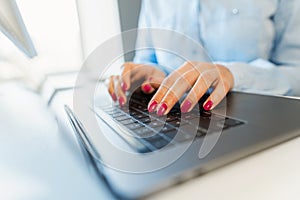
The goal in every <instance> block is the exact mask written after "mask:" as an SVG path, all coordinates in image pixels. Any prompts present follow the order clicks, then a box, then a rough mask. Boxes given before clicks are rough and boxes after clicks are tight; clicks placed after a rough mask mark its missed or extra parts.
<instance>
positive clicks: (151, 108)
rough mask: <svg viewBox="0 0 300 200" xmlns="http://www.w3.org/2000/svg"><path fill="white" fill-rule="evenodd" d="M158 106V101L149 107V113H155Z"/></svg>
mask: <svg viewBox="0 0 300 200" xmlns="http://www.w3.org/2000/svg"><path fill="white" fill-rule="evenodd" d="M156 106H157V101H152V102H151V103H150V105H149V107H148V111H149V112H151V113H152V112H154V110H155V109H156Z"/></svg>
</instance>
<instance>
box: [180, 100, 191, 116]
mask: <svg viewBox="0 0 300 200" xmlns="http://www.w3.org/2000/svg"><path fill="white" fill-rule="evenodd" d="M191 106H192V103H191V102H190V101H189V100H186V101H185V102H184V103H183V104H182V106H181V112H183V113H187V112H188V111H189V110H190V108H191Z"/></svg>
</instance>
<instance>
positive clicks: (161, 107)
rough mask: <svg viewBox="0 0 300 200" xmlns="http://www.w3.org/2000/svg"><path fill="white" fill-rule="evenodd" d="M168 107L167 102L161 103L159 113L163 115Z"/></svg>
mask: <svg viewBox="0 0 300 200" xmlns="http://www.w3.org/2000/svg"><path fill="white" fill-rule="evenodd" d="M167 109H168V106H167V104H166V103H163V104H161V105H160V106H159V108H158V110H157V115H158V116H163V115H164V113H165V112H166V110H167Z"/></svg>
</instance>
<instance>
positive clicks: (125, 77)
mask: <svg viewBox="0 0 300 200" xmlns="http://www.w3.org/2000/svg"><path fill="white" fill-rule="evenodd" d="M122 67H123V71H122V75H121V77H122V81H121V87H122V90H123V91H126V90H128V89H129V88H130V76H131V71H132V70H133V68H134V67H135V65H134V64H133V63H124V65H123V66H122Z"/></svg>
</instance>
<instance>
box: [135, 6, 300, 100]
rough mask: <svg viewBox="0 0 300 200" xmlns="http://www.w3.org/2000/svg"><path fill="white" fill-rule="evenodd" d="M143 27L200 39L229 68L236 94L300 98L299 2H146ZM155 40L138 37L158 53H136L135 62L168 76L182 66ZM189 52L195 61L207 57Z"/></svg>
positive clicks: (141, 22) (209, 54)
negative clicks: (154, 41) (247, 93)
mask: <svg viewBox="0 0 300 200" xmlns="http://www.w3.org/2000/svg"><path fill="white" fill-rule="evenodd" d="M139 28H161V29H168V30H174V31H176V32H179V33H182V34H184V35H187V36H188V37H190V38H192V39H193V40H195V41H197V42H198V43H199V44H201V45H202V46H203V47H204V49H205V53H206V54H207V55H208V56H209V57H210V58H211V61H212V62H215V63H222V64H223V65H225V66H226V67H228V68H229V69H230V71H231V72H232V74H233V75H234V79H235V86H234V90H239V91H245V92H255V93H267V94H279V95H282V94H294V95H300V1H299V0H188V1H187V0H143V4H142V9H141V14H140V20H139ZM152 37H153V35H151V34H149V35H147V37H145V36H139V37H138V40H137V47H138V46H139V44H141V43H148V45H149V46H153V49H150V50H147V51H146V50H145V51H137V52H136V56H135V59H134V61H135V62H137V63H153V64H156V65H157V66H160V67H161V66H168V67H161V68H162V69H163V70H164V71H166V72H167V73H170V72H171V71H172V70H174V69H176V68H178V67H179V66H181V65H182V64H183V62H184V60H183V59H178V56H176V55H172V54H168V53H164V52H160V51H159V50H158V49H156V48H155V44H152V43H151V42H152V41H153V40H152ZM165 40H166V39H165ZM167 40H168V39H167ZM170 40H171V38H170ZM161 42H166V41H161ZM169 42H170V44H171V43H173V44H174V43H175V45H178V46H180V45H181V43H180V42H177V41H169ZM186 49H187V50H188V51H189V52H188V53H190V54H191V57H193V54H197V55H196V56H194V57H195V58H197V57H201V55H200V54H203V52H202V53H201V52H199V51H198V50H197V49H193V47H192V46H191V47H190V48H186ZM199 61H202V60H199Z"/></svg>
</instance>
